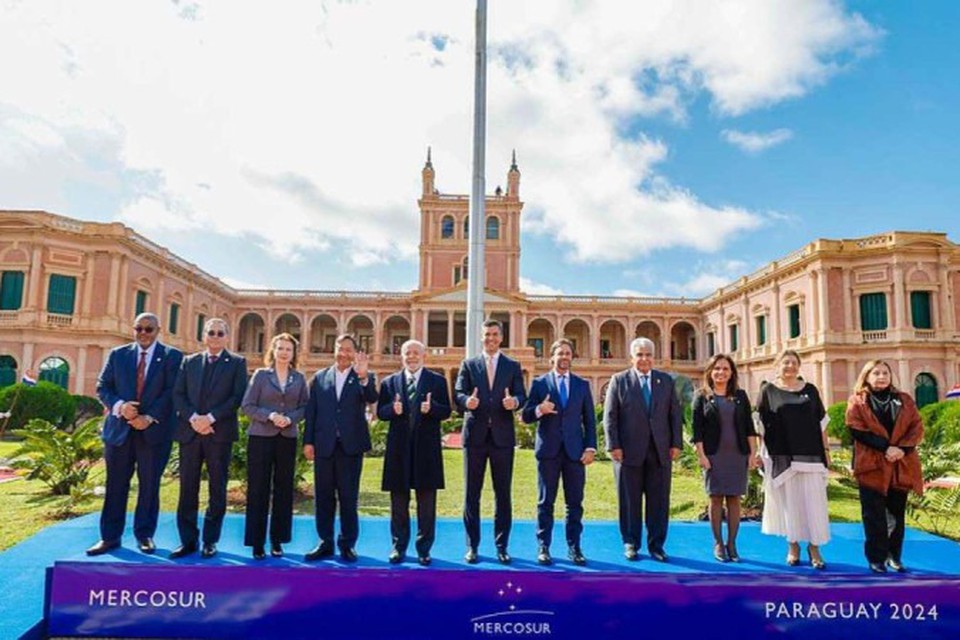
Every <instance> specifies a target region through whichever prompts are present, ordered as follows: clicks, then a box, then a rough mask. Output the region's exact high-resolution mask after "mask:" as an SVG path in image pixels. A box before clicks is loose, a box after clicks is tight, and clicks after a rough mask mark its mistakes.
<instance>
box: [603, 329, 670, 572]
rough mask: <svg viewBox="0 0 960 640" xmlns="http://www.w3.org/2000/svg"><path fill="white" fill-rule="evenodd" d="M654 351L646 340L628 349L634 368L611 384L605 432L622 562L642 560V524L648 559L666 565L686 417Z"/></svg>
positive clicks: (638, 341)
mask: <svg viewBox="0 0 960 640" xmlns="http://www.w3.org/2000/svg"><path fill="white" fill-rule="evenodd" d="M653 349H654V345H653V342H652V341H651V340H648V339H647V338H636V339H635V340H634V341H633V342H631V343H630V355H631V358H632V360H633V366H632V367H631V368H629V369H627V370H626V371H621V372H620V373H617V374H615V375H614V376H613V378H612V379H611V380H610V384H609V386H608V387H607V398H606V402H605V403H604V406H603V431H604V434H605V435H606V440H607V451H609V452H610V457H611V458H612V459H613V472H614V477H615V479H616V482H617V494H618V497H619V501H620V535H621V537H622V538H623V545H624V556H626V558H627V560H638V559H639V555H638V553H637V549H638V548H639V546H640V538H641V534H642V532H643V525H642V524H641V521H642V520H643V521H645V522H646V525H647V550H648V551H649V552H650V556H651V557H652V558H653V559H654V560H657V561H659V562H666V561H667V554H666V553H665V552H664V550H663V543H664V542H665V541H666V539H667V523H668V521H669V518H670V473H671V471H672V466H673V465H672V462H673V460H676V459H677V456H679V455H680V449H681V447H682V446H683V441H682V434H681V425H682V423H683V412H682V411H681V410H680V403H679V402H678V400H677V393H676V391H675V389H674V384H673V378H671V377H670V376H669V375H667V374H666V373H663V372H661V371H655V370H654V369H653V356H654V353H653ZM644 503H646V517H645V518H644Z"/></svg>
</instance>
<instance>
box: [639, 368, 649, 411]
mask: <svg viewBox="0 0 960 640" xmlns="http://www.w3.org/2000/svg"><path fill="white" fill-rule="evenodd" d="M640 389H641V390H642V391H643V401H644V402H646V403H647V407H648V408H649V407H650V401H651V400H652V396H651V395H650V376H648V375H642V376H640Z"/></svg>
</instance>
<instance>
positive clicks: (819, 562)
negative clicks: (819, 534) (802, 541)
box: [807, 545, 827, 571]
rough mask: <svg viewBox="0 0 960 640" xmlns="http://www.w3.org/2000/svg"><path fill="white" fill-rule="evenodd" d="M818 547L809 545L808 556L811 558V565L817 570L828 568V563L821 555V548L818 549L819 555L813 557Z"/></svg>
mask: <svg viewBox="0 0 960 640" xmlns="http://www.w3.org/2000/svg"><path fill="white" fill-rule="evenodd" d="M814 549H816V547H814V546H813V545H810V546H808V547H807V557H809V558H810V566H812V567H813V568H814V569H816V570H817V571H823V570H824V569H826V568H827V563H826V562H824V561H823V558H822V557H821V556H820V549H817V557H816V558H814V557H813V550H814Z"/></svg>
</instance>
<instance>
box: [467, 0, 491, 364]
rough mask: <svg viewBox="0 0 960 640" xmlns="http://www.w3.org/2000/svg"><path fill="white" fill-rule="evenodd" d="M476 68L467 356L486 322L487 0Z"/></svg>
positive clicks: (480, 18) (480, 9)
mask: <svg viewBox="0 0 960 640" xmlns="http://www.w3.org/2000/svg"><path fill="white" fill-rule="evenodd" d="M476 29H477V33H476V68H475V74H474V90H473V186H472V189H471V192H470V212H469V216H470V218H469V219H470V248H469V250H468V252H467V261H468V262H469V265H468V267H469V268H468V276H467V335H466V348H467V357H468V358H470V357H473V356H476V355H478V354H479V353H480V352H481V347H482V341H481V335H480V334H481V331H480V327H481V326H482V325H483V321H484V312H483V291H484V288H485V285H486V283H485V282H484V274H485V269H484V258H485V256H484V248H483V247H484V233H483V232H484V229H485V228H486V218H487V216H486V202H485V189H486V184H485V179H484V171H485V166H484V163H485V162H486V153H485V152H486V149H485V145H486V135H487V1H486V0H477V24H476Z"/></svg>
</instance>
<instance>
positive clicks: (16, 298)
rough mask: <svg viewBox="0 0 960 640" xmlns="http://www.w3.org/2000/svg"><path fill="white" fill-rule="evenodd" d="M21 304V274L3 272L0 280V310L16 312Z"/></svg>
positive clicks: (20, 272) (17, 272) (19, 272)
mask: <svg viewBox="0 0 960 640" xmlns="http://www.w3.org/2000/svg"><path fill="white" fill-rule="evenodd" d="M22 303H23V272H22V271H4V272H3V276H2V278H0V310H2V311H16V310H17V309H19V308H20V306H21V305H22Z"/></svg>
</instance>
